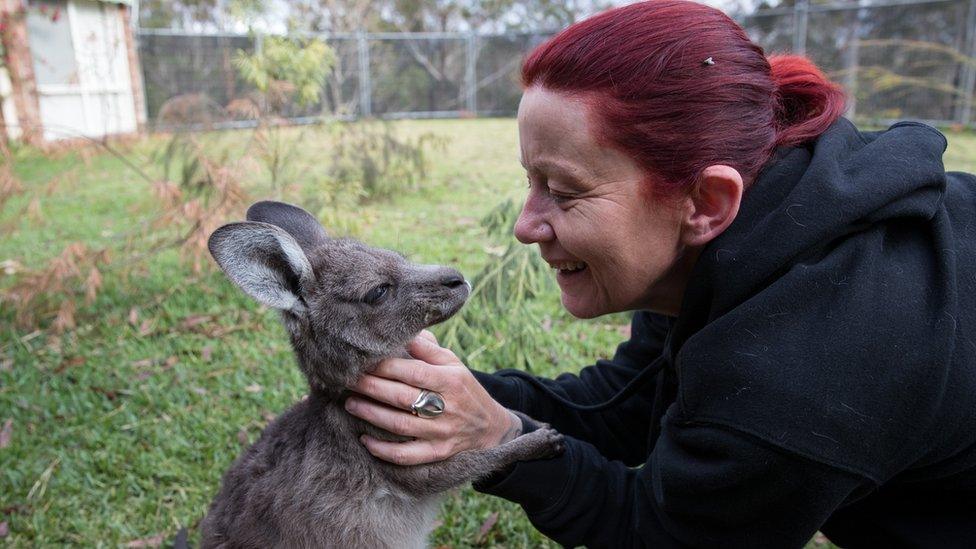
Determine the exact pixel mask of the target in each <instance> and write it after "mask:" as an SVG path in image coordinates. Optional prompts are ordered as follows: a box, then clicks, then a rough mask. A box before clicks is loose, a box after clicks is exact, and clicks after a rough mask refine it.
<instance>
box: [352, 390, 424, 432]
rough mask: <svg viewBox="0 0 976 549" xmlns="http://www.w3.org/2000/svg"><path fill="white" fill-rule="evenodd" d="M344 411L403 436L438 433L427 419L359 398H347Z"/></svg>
mask: <svg viewBox="0 0 976 549" xmlns="http://www.w3.org/2000/svg"><path fill="white" fill-rule="evenodd" d="M346 411H347V412H349V413H350V414H352V415H354V416H356V417H358V418H359V419H362V420H364V421H367V422H369V423H371V424H373V425H375V426H377V427H379V428H380V429H386V430H387V431H389V432H391V433H395V434H398V435H403V436H405V437H419V438H431V437H433V436H436V435H438V434H439V433H437V432H436V428H437V425H436V424H435V423H434V422H433V421H431V420H429V419H423V418H419V417H416V416H414V415H412V414H410V413H409V412H404V411H403V410H397V409H396V408H390V407H389V406H386V405H385V404H379V403H377V402H370V401H368V400H365V399H361V398H356V397H350V398H347V399H346Z"/></svg>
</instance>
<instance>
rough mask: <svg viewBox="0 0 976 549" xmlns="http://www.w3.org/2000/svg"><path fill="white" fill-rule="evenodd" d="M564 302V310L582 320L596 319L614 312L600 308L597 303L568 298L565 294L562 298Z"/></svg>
mask: <svg viewBox="0 0 976 549" xmlns="http://www.w3.org/2000/svg"><path fill="white" fill-rule="evenodd" d="M562 302H563V308H564V309H566V311H567V312H568V313H569V314H571V315H573V316H575V317H576V318H580V319H589V318H596V317H598V316H603V315H605V314H608V313H612V312H614V311H611V310H609V309H608V308H606V307H600V306H598V305H597V304H595V303H589V302H586V301H583V300H575V299H573V298H567V297H566V295H565V294H563V296H562Z"/></svg>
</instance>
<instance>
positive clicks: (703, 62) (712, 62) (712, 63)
mask: <svg viewBox="0 0 976 549" xmlns="http://www.w3.org/2000/svg"><path fill="white" fill-rule="evenodd" d="M714 64H715V60H714V59H712V58H711V57H709V58H707V59H705V60H704V61H702V65H705V66H712V65H714Z"/></svg>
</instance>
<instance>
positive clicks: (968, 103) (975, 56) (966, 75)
mask: <svg viewBox="0 0 976 549" xmlns="http://www.w3.org/2000/svg"><path fill="white" fill-rule="evenodd" d="M966 29H967V30H966V32H968V33H969V35H968V36H967V38H966V40H967V45H968V48H967V50H968V51H966V52H965V54H966V56H968V59H966V61H965V63H966V64H965V65H964V66H963V81H962V93H963V97H962V112H961V113H960V116H959V123H961V124H962V125H964V126H969V125H976V119H973V100H974V99H973V96H974V95H976V0H969V12H968V13H967V14H966Z"/></svg>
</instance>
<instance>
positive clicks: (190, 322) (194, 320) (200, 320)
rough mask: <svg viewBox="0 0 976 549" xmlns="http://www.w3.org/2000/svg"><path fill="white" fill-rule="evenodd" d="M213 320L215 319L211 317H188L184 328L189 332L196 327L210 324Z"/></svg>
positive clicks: (184, 321) (184, 320)
mask: <svg viewBox="0 0 976 549" xmlns="http://www.w3.org/2000/svg"><path fill="white" fill-rule="evenodd" d="M212 318H213V317H211V316H210V315H193V316H188V317H186V318H184V319H183V328H184V329H187V330H189V329H191V328H193V327H194V326H199V325H200V324H204V323H206V322H210V321H211V320H212Z"/></svg>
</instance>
